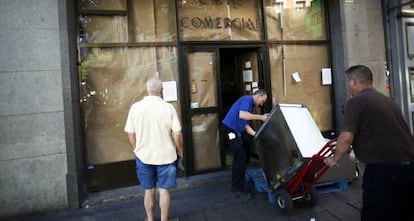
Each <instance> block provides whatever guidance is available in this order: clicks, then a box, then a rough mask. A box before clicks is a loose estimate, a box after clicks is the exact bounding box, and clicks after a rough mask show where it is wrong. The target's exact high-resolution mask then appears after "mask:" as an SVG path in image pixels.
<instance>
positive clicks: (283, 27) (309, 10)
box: [265, 0, 328, 40]
mask: <svg viewBox="0 0 414 221" xmlns="http://www.w3.org/2000/svg"><path fill="white" fill-rule="evenodd" d="M324 3H325V1H324V0H306V1H305V0H304V1H296V0H282V1H274V0H266V1H265V14H266V22H267V32H268V38H269V40H327V39H328V35H327V31H326V17H325V4H324Z"/></svg>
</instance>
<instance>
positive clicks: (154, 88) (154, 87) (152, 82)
mask: <svg viewBox="0 0 414 221" xmlns="http://www.w3.org/2000/svg"><path fill="white" fill-rule="evenodd" d="M161 89H162V81H161V80H159V79H157V78H150V79H148V81H147V91H148V93H153V92H160V91H161Z"/></svg>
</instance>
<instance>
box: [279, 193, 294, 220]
mask: <svg viewBox="0 0 414 221" xmlns="http://www.w3.org/2000/svg"><path fill="white" fill-rule="evenodd" d="M275 198H276V201H275V206H276V207H277V208H278V209H279V210H280V211H281V212H282V213H283V214H286V213H289V212H291V211H292V210H293V200H292V197H291V196H290V195H289V193H288V192H287V191H286V190H283V189H279V190H276V191H275Z"/></svg>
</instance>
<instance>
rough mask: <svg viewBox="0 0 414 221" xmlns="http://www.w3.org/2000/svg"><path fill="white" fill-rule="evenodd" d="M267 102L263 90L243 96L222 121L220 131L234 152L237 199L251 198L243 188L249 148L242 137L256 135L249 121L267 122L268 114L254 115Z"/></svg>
mask: <svg viewBox="0 0 414 221" xmlns="http://www.w3.org/2000/svg"><path fill="white" fill-rule="evenodd" d="M266 100H267V94H266V91H265V90H262V89H259V90H257V91H255V92H254V93H253V95H245V96H242V97H241V98H239V99H238V100H237V101H236V102H235V103H234V104H233V105H232V106H231V108H230V110H229V112H228V113H227V115H226V117H225V118H224V119H223V121H222V125H221V128H220V131H221V133H222V134H223V136H224V137H225V138H226V140H227V142H228V144H229V146H230V149H231V150H232V152H233V164H232V191H233V192H235V193H236V197H240V196H242V197H243V198H244V199H250V198H251V194H250V193H246V192H245V191H244V186H243V184H244V176H245V172H246V166H247V163H248V154H249V152H248V150H249V147H248V146H247V145H244V144H245V142H243V138H242V136H243V134H244V132H245V133H247V134H249V135H251V136H254V135H255V134H256V131H255V130H254V129H253V128H252V127H251V126H250V125H249V121H251V120H260V121H266V120H267V118H268V116H269V115H268V114H264V115H260V114H253V108H254V107H255V106H256V107H260V106H263V104H264V103H265V102H266Z"/></svg>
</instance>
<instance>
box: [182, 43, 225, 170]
mask: <svg viewBox="0 0 414 221" xmlns="http://www.w3.org/2000/svg"><path fill="white" fill-rule="evenodd" d="M185 57H186V59H185V62H186V68H187V73H188V74H187V78H186V79H187V84H188V86H187V87H185V88H187V89H186V90H187V91H186V93H185V94H187V95H188V101H189V102H188V103H189V104H188V105H189V109H190V111H189V112H190V114H189V116H186V118H187V120H188V121H187V122H190V123H191V131H188V135H189V139H187V140H188V141H189V145H188V146H189V148H188V149H189V150H188V154H187V159H188V158H189V159H188V160H190V161H191V162H192V163H191V166H190V167H191V171H192V173H201V172H206V171H211V170H218V169H220V168H221V167H222V160H221V149H220V136H219V125H220V122H219V111H218V109H219V108H218V106H219V105H218V103H219V102H218V101H219V99H218V96H217V94H218V92H217V91H218V85H217V84H218V81H217V78H218V77H217V64H216V63H217V61H216V60H217V59H216V58H217V52H216V50H211V49H210V50H197V51H186V52H185Z"/></svg>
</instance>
